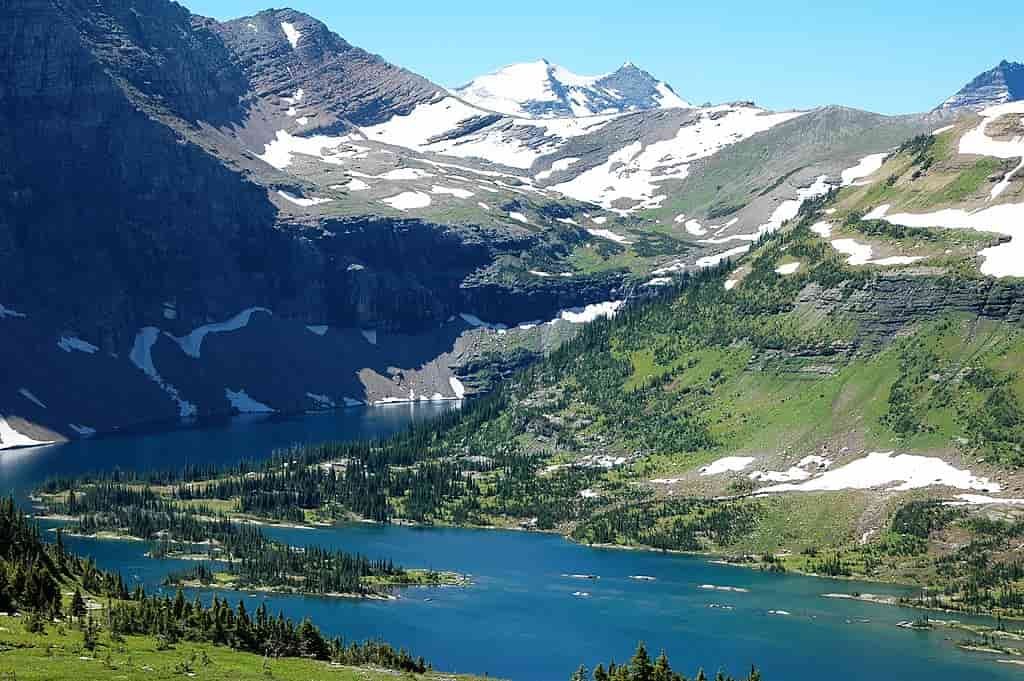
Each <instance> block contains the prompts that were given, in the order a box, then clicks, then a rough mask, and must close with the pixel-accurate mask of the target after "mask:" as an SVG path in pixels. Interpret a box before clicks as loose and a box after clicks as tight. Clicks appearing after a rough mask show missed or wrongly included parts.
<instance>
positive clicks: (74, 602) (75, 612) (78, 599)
mask: <svg viewBox="0 0 1024 681" xmlns="http://www.w3.org/2000/svg"><path fill="white" fill-rule="evenodd" d="M85 612H86V608H85V599H84V598H82V592H81V591H79V590H78V587H75V593H74V594H72V595H71V616H72V617H74V618H76V619H77V618H81V617H83V616H85Z"/></svg>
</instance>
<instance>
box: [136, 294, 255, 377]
mask: <svg viewBox="0 0 1024 681" xmlns="http://www.w3.org/2000/svg"><path fill="white" fill-rule="evenodd" d="M256 312H262V313H264V314H268V315H270V314H273V313H272V312H271V311H270V310H268V309H267V308H265V307H250V308H249V309H247V310H242V311H241V312H239V313H238V314H236V315H235V316H234V317H232V318H231V319H229V320H227V321H225V322H217V323H214V324H204V325H203V326H200V327H199V328H198V329H194V330H193V331H192V332H191V333H189V334H188V335H187V336H180V337H179V336H171V338H172V339H173V340H174V342H175V343H177V344H178V346H179V347H181V349H182V352H184V353H185V354H186V355H188V356H189V357H194V358H196V359H199V353H200V352H201V351H202V349H203V340H204V339H205V338H206V337H207V336H208V335H210V334H211V333H227V332H230V331H238V330H239V329H244V328H245V327H246V326H248V325H249V321H250V320H251V319H252V315H253V314H254V313H256ZM143 330H145V329H143ZM154 340H155V339H154ZM136 342H138V338H136ZM150 347H152V345H151V346H150ZM133 352H134V350H133ZM150 365H152V363H150Z"/></svg>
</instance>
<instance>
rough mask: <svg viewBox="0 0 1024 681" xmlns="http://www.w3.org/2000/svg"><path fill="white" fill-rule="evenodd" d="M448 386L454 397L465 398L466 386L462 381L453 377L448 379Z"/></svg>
mask: <svg viewBox="0 0 1024 681" xmlns="http://www.w3.org/2000/svg"><path fill="white" fill-rule="evenodd" d="M448 385H450V386H451V388H452V392H453V393H455V397H456V398H458V399H460V400H461V399H462V398H464V397H465V396H466V386H465V385H463V384H462V381H460V380H459V379H457V378H456V377H455V376H449V377H448Z"/></svg>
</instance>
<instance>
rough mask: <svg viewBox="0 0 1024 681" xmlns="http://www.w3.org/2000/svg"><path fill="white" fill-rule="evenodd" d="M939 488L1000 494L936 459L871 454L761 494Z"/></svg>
mask: <svg viewBox="0 0 1024 681" xmlns="http://www.w3.org/2000/svg"><path fill="white" fill-rule="evenodd" d="M940 485H941V486H945V487H955V488H957V489H963V490H975V491H979V492H998V491H999V490H1000V486H999V484H998V483H995V482H992V481H991V480H989V479H988V478H979V477H976V476H974V475H972V474H971V472H970V471H969V470H960V469H959V468H956V467H954V466H952V465H950V464H948V463H946V462H945V461H943V460H942V459H939V458H937V457H931V456H917V455H915V454H896V455H895V456H894V452H871V453H870V454H868V455H867V456H865V457H863V458H861V459H857V460H855V461H852V462H850V463H848V464H846V465H845V466H841V467H839V468H836V469H833V470H829V471H827V472H825V473H823V474H821V475H819V476H817V477H815V478H811V479H810V480H805V481H804V482H800V483H783V484H780V485H773V486H771V487H766V488H764V489H761V490H758V491H759V492H764V493H774V492H812V491H838V490H844V489H872V488H875V487H884V488H885V489H886V490H888V491H893V492H903V491H907V490H912V489H920V488H922V487H932V486H940Z"/></svg>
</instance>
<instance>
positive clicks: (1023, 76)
mask: <svg viewBox="0 0 1024 681" xmlns="http://www.w3.org/2000/svg"><path fill="white" fill-rule="evenodd" d="M1020 99H1024V64H1020V63H1017V62H1009V61H1006V60H1005V59H1004V60H1003V61H1001V62H999V64H997V65H996V66H995V67H993V68H992V69H989V70H988V71H985V72H984V73H982V74H980V75H978V76H977V77H976V78H974V80H972V81H971V82H969V83H968V84H967V85H965V86H964V87H963V88H962V89H961V90H960V91H959V92H957V93H956V94H955V95H953V96H952V97H950V98H949V99H947V100H946V101H945V102H943V103H942V104H941V105H940V106H939V108H941V109H950V110H959V109H965V110H976V109H982V108H984V107H986V106H993V105H995V104H1004V103H1006V102H1015V101H1017V100H1020Z"/></svg>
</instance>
